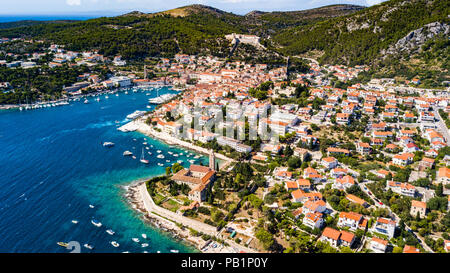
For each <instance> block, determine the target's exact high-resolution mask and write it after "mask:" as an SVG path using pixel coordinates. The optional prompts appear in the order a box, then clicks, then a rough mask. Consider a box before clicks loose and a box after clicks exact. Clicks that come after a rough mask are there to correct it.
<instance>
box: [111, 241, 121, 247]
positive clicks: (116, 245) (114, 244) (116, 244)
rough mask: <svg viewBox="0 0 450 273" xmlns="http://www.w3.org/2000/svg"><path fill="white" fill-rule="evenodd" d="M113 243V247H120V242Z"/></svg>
mask: <svg viewBox="0 0 450 273" xmlns="http://www.w3.org/2000/svg"><path fill="white" fill-rule="evenodd" d="M111 244H112V245H113V247H119V246H120V245H119V243H118V242H116V241H112V242H111Z"/></svg>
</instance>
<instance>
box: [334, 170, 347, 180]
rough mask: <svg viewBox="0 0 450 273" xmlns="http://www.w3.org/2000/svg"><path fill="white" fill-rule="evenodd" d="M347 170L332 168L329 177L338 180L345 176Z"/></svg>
mask: <svg viewBox="0 0 450 273" xmlns="http://www.w3.org/2000/svg"><path fill="white" fill-rule="evenodd" d="M347 173H348V170H347V169H344V168H334V169H332V170H331V172H330V175H331V176H332V177H334V178H339V177H343V176H345V175H347Z"/></svg>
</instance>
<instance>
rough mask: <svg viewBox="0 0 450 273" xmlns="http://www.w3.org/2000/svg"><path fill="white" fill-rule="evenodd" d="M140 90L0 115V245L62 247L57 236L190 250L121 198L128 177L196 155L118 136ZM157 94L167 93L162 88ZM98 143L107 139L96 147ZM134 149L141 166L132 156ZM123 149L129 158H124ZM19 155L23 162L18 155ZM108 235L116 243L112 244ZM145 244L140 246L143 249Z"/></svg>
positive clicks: (107, 247)
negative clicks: (65, 104)
mask: <svg viewBox="0 0 450 273" xmlns="http://www.w3.org/2000/svg"><path fill="white" fill-rule="evenodd" d="M146 92H147V91H146ZM146 92H143V91H138V92H132V91H131V92H129V94H128V95H127V96H122V95H120V96H119V97H116V96H111V95H109V96H110V98H109V99H102V100H101V101H100V103H97V102H95V103H94V100H92V99H90V101H91V102H90V103H89V104H84V103H83V101H82V100H80V101H73V102H71V106H70V107H71V108H70V111H68V110H69V109H68V108H67V107H52V108H46V109H41V110H36V111H3V112H1V113H0V115H1V118H0V125H1V128H0V145H1V147H2V153H1V154H0V162H1V163H2V165H3V166H4V172H3V176H2V177H1V178H0V185H1V186H2V188H3V189H4V191H2V192H1V193H0V215H1V217H2V221H1V222H0V230H2V231H3V233H2V234H4V235H3V237H2V240H0V249H8V250H10V251H11V252H47V253H56V252H59V253H67V252H68V250H66V249H65V248H64V247H61V246H59V245H58V244H57V242H62V243H67V242H70V241H77V242H79V243H80V246H81V252H82V253H85V252H95V253H99V252H103V253H105V252H106V253H111V252H115V253H121V252H130V253H140V252H144V251H146V252H148V253H157V252H158V251H159V252H161V253H171V250H178V251H179V252H185V253H186V252H196V251H197V250H195V249H194V248H192V246H189V245H187V244H186V243H184V242H181V241H180V240H178V239H176V238H174V237H173V236H171V235H170V234H168V233H164V232H161V231H160V230H158V229H157V228H155V227H153V226H150V225H149V224H148V223H145V222H143V221H142V219H141V217H140V215H139V214H138V213H136V211H134V210H133V208H132V207H131V206H130V204H129V203H128V202H127V200H126V197H125V196H124V195H125V193H126V190H125V188H124V187H126V186H128V185H129V184H130V183H132V182H133V181H135V180H138V179H141V178H147V177H152V176H157V175H160V174H163V173H164V172H165V167H167V166H170V165H171V164H173V163H174V162H177V161H178V160H182V161H183V163H182V164H184V165H185V166H188V164H189V163H188V160H192V159H194V158H193V157H194V156H196V155H195V154H194V155H192V156H190V157H187V154H186V155H183V156H181V155H179V156H178V157H174V156H172V155H170V154H169V153H168V152H169V151H170V152H171V153H173V154H180V153H184V150H181V149H178V148H177V147H171V146H169V145H167V144H164V143H162V142H160V141H158V140H154V139H152V138H148V137H145V136H144V135H142V134H140V133H138V132H130V133H128V134H124V133H122V132H120V131H118V130H117V128H118V127H120V126H122V125H124V124H126V123H127V122H129V120H126V119H125V117H126V116H127V115H128V114H130V113H132V112H133V111H135V110H136V109H145V106H146V105H148V96H147V95H146ZM160 92H161V93H163V92H173V91H171V90H169V89H167V88H164V89H163V90H160ZM152 94H154V93H152ZM116 121H118V122H117V123H116ZM25 124H31V125H33V126H25ZM135 140H136V141H135ZM106 142H111V143H114V145H111V144H106V145H105V146H103V144H104V143H106ZM143 143H146V144H147V145H144V144H143ZM108 146H109V147H108ZM133 147H134V149H133ZM146 147H147V148H148V149H146ZM142 148H144V153H145V159H146V160H149V164H143V163H141V162H140V160H139V157H140V155H141V153H142ZM127 150H128V151H130V152H132V153H133V154H135V155H136V157H137V158H136V159H133V158H132V157H131V156H124V155H123V153H124V151H127ZM157 150H160V151H161V154H164V155H165V157H166V158H164V159H158V158H156V157H152V156H150V155H149V154H148V153H154V154H157V153H156V151H157ZM86 151H88V153H86ZM24 154H26V157H27V160H23V155H24ZM166 160H170V161H171V162H166ZM195 160H196V161H197V160H198V162H201V160H204V159H203V158H198V159H195ZM158 163H159V164H161V165H158ZM11 181H14V183H11ZM91 221H94V222H95V223H101V224H102V226H101V227H97V226H95V225H94V224H92V223H91ZM36 223H40V224H39V225H36ZM107 230H111V231H112V232H107ZM113 232H114V234H113V235H111V234H110V233H113ZM141 234H146V236H147V239H144V238H142V236H141ZM17 236H20V237H21V238H22V240H17V238H18V237H17ZM132 238H139V241H140V242H139V243H136V242H135V241H133V240H132ZM113 241H115V242H117V244H119V246H118V247H114V246H113V245H112V242H113ZM145 243H146V244H148V246H146V247H143V246H142V244H145ZM85 244H86V245H87V246H89V247H92V249H90V248H88V247H85V246H84V245H85Z"/></svg>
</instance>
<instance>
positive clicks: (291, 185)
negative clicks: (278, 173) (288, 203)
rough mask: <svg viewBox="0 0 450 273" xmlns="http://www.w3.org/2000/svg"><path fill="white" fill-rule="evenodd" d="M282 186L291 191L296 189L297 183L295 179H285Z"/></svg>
mask: <svg viewBox="0 0 450 273" xmlns="http://www.w3.org/2000/svg"><path fill="white" fill-rule="evenodd" d="M284 187H285V188H286V190H287V191H293V190H297V189H298V184H297V182H296V181H286V182H284Z"/></svg>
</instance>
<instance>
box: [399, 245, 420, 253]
mask: <svg viewBox="0 0 450 273" xmlns="http://www.w3.org/2000/svg"><path fill="white" fill-rule="evenodd" d="M403 253H420V249H418V248H415V247H413V246H409V245H405V247H404V248H403Z"/></svg>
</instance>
